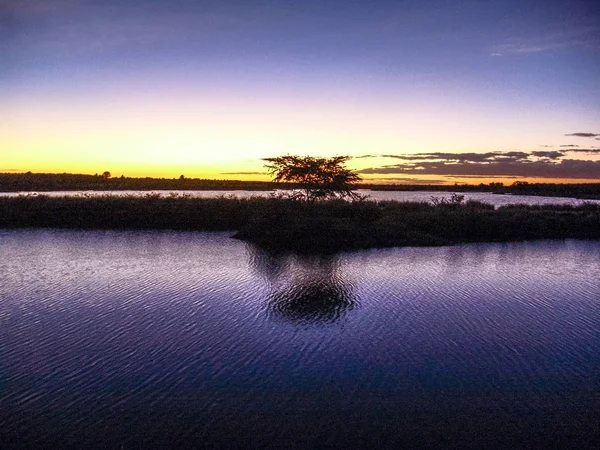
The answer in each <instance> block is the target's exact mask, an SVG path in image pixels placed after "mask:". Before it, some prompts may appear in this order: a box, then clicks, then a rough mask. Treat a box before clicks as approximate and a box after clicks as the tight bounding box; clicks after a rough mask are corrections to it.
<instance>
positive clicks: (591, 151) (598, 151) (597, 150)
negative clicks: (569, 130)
mask: <svg viewBox="0 0 600 450" xmlns="http://www.w3.org/2000/svg"><path fill="white" fill-rule="evenodd" d="M567 151H568V152H569V153H584V154H587V155H594V154H600V148H573V149H569V150H567Z"/></svg>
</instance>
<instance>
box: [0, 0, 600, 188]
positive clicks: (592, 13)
mask: <svg viewBox="0 0 600 450" xmlns="http://www.w3.org/2000/svg"><path fill="white" fill-rule="evenodd" d="M599 80H600V2H597V1H582V0H570V1H552V0H545V1H541V0H540V1H529V0H515V1H513V0H509V1H495V2H494V1H489V2H486V1H481V0H471V1H462V0H456V1H445V0H444V1H442V0H430V1H427V0H421V1H402V0H398V1H383V0H373V1H366V0H361V1H356V0H344V1H342V0H302V1H293V2H292V1H289V0H288V1H277V0H253V1H249V0H248V1H244V0H234V1H229V0H222V1H217V0H214V1H202V0H198V1H191V0H190V1H187V0H184V1H162V0H146V1H141V0H138V1H128V0H119V1H115V0H103V1H96V0H0V171H2V172H26V171H32V172H71V173H92V174H93V173H102V172H104V171H105V170H108V171H110V172H111V173H112V174H113V175H117V176H120V175H121V174H124V175H125V176H161V177H178V176H179V175H181V174H185V176H187V177H201V178H219V179H226V178H229V179H242V180H251V179H266V176H265V175H264V174H263V173H262V172H264V169H263V167H262V161H261V158H265V157H272V156H278V155H283V154H299V155H314V156H317V155H318V156H333V155H350V156H353V157H354V158H353V159H352V160H351V163H350V167H352V168H354V169H357V170H359V171H360V172H361V174H362V175H363V176H364V177H365V178H366V179H369V180H374V181H380V182H396V183H406V182H427V183H440V182H443V183H454V182H471V183H473V182H475V183H479V182H482V181H483V182H489V181H504V182H507V181H508V182H512V181H514V180H516V179H519V180H530V181H570V182H586V181H597V180H598V179H599V178H600V81H599ZM511 180H512V181H511Z"/></svg>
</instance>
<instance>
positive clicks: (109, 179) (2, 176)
mask: <svg viewBox="0 0 600 450" xmlns="http://www.w3.org/2000/svg"><path fill="white" fill-rule="evenodd" d="M276 187H277V186H276V185H275V184H274V183H271V182H264V181H235V180H204V179H199V178H186V177H185V176H183V175H181V176H180V177H178V178H149V177H148V178H131V177H124V176H120V177H117V176H111V174H110V172H108V171H106V172H104V173H102V174H100V175H80V174H69V173H64V174H53V173H21V174H15V173H0V192H49V191H160V190H163V191H215V190H247V191H250V190H271V189H275V188H276Z"/></svg>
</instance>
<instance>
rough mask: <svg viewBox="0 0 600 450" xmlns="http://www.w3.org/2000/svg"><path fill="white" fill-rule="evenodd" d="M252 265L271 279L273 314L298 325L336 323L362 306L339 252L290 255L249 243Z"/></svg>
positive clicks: (269, 300)
mask: <svg viewBox="0 0 600 450" xmlns="http://www.w3.org/2000/svg"><path fill="white" fill-rule="evenodd" d="M248 249H249V255H250V258H249V260H250V264H251V266H252V268H253V269H254V270H255V271H256V273H258V274H259V275H261V276H262V277H264V279H265V280H266V281H267V282H268V284H269V288H270V293H269V295H268V297H267V302H268V309H269V313H270V315H271V317H275V318H281V319H284V320H287V321H289V322H292V323H298V324H323V323H333V322H336V321H338V320H340V319H341V318H343V317H344V316H345V315H346V313H347V312H349V311H350V310H352V309H354V308H355V307H356V306H358V301H357V299H356V297H355V296H354V294H353V292H352V285H351V283H350V282H349V281H348V280H347V276H346V275H345V274H344V271H343V270H341V269H340V258H339V256H336V255H323V256H320V255H289V254H276V253H270V252H267V251H264V250H262V249H260V248H258V247H256V246H253V245H251V244H249V245H248Z"/></svg>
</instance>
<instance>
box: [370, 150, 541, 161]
mask: <svg viewBox="0 0 600 450" xmlns="http://www.w3.org/2000/svg"><path fill="white" fill-rule="evenodd" d="M529 156H530V155H529V153H526V152H487V153H443V152H433V153H416V154H412V155H406V154H398V155H392V154H384V155H379V157H381V158H392V159H401V160H403V161H448V162H457V163H458V162H463V163H464V162H471V163H483V162H492V161H498V160H502V161H507V160H514V161H519V160H523V159H527V158H528V157H529Z"/></svg>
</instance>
